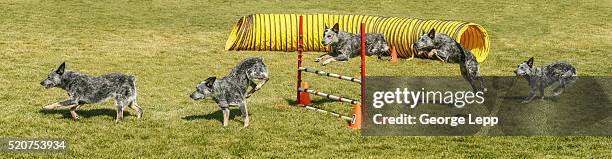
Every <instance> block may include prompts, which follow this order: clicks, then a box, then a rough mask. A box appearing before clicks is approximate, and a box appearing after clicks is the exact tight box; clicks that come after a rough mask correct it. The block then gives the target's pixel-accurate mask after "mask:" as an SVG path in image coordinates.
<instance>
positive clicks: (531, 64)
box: [527, 57, 533, 67]
mask: <svg viewBox="0 0 612 159" xmlns="http://www.w3.org/2000/svg"><path fill="white" fill-rule="evenodd" d="M527 65H528V66H529V67H533V57H531V58H529V60H527Z"/></svg>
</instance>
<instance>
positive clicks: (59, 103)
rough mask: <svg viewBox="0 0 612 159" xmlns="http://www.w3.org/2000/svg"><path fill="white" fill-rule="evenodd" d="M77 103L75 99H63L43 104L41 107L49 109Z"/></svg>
mask: <svg viewBox="0 0 612 159" xmlns="http://www.w3.org/2000/svg"><path fill="white" fill-rule="evenodd" d="M77 104H79V102H78V100H77V99H68V100H65V101H61V102H56V103H53V104H49V105H46V106H44V107H43V108H42V109H43V110H51V109H55V108H57V107H73V106H75V105H77Z"/></svg>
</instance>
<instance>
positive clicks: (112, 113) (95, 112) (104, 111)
mask: <svg viewBox="0 0 612 159" xmlns="http://www.w3.org/2000/svg"><path fill="white" fill-rule="evenodd" d="M38 112H39V113H42V114H62V118H69V119H72V116H71V115H70V110H68V109H53V110H39V111H38ZM76 113H77V114H79V117H81V118H90V117H94V116H103V115H104V116H109V117H112V118H116V117H117V110H116V109H109V108H100V109H91V110H77V111H76ZM126 116H130V113H129V112H128V111H123V117H124V118H125V117H126Z"/></svg>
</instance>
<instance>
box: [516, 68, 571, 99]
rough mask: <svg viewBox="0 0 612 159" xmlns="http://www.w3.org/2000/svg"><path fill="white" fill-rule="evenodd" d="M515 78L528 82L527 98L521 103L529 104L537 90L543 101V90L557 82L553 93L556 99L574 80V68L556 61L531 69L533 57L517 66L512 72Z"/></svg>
mask: <svg viewBox="0 0 612 159" xmlns="http://www.w3.org/2000/svg"><path fill="white" fill-rule="evenodd" d="M514 73H516V75H517V76H521V77H524V78H525V79H526V80H527V81H528V82H529V87H530V88H531V90H530V91H529V96H527V98H525V100H523V102H522V103H529V102H530V101H531V100H533V98H535V97H536V91H537V90H539V92H540V95H541V99H544V88H546V87H548V86H550V85H552V84H554V83H557V82H559V86H557V87H556V88H555V89H554V90H553V92H554V94H553V97H555V98H557V97H559V95H561V93H563V91H564V90H565V88H567V87H568V86H571V84H573V83H574V82H575V81H576V79H578V77H577V75H576V68H574V66H572V65H571V64H569V63H567V62H563V61H557V62H554V63H552V64H548V65H545V66H542V67H533V57H531V58H529V60H527V61H524V62H523V63H521V64H519V65H518V66H517V69H516V70H515V71H514Z"/></svg>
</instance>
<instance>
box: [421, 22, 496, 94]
mask: <svg viewBox="0 0 612 159" xmlns="http://www.w3.org/2000/svg"><path fill="white" fill-rule="evenodd" d="M414 48H415V49H416V50H417V51H418V52H425V53H427V54H433V55H434V56H436V57H437V58H438V59H440V60H441V61H444V62H447V63H455V64H459V69H460V70H461V75H462V76H463V78H464V79H466V80H467V81H468V82H469V83H470V85H471V86H472V89H473V90H474V91H486V90H487V89H486V88H485V86H484V78H482V77H481V76H480V64H479V63H478V61H477V60H476V56H474V54H473V53H472V52H470V50H468V49H466V48H465V47H463V46H462V45H461V44H459V43H458V42H457V41H455V40H453V39H451V38H450V37H449V36H448V35H446V34H444V33H436V30H435V29H433V28H432V29H431V30H430V31H429V32H427V33H426V32H424V31H423V35H422V36H421V38H420V39H419V40H418V41H416V42H415V43H414ZM476 81H478V83H480V84H479V86H478V85H477V84H476Z"/></svg>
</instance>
